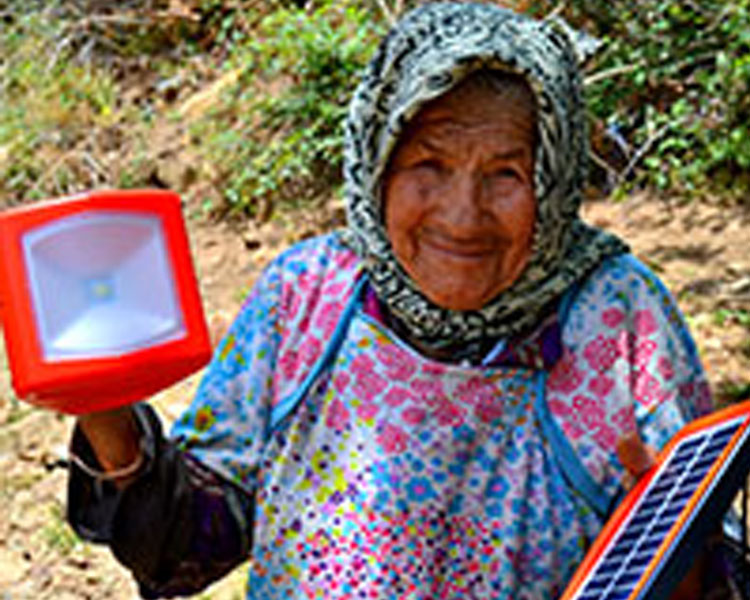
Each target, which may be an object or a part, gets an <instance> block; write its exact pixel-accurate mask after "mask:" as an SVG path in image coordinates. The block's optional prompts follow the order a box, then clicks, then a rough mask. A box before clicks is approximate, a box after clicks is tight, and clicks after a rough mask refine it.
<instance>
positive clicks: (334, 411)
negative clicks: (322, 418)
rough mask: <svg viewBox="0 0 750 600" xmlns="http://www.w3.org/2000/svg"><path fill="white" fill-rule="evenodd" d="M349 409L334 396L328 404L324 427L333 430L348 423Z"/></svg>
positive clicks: (338, 429)
mask: <svg viewBox="0 0 750 600" xmlns="http://www.w3.org/2000/svg"><path fill="white" fill-rule="evenodd" d="M349 416H350V415H349V409H348V408H346V406H345V405H344V403H343V402H342V401H341V400H339V399H338V398H334V399H333V401H332V402H331V404H330V405H329V406H328V411H327V414H326V427H329V428H330V429H333V430H335V431H341V430H343V429H344V428H345V427H346V426H347V425H348V424H349Z"/></svg>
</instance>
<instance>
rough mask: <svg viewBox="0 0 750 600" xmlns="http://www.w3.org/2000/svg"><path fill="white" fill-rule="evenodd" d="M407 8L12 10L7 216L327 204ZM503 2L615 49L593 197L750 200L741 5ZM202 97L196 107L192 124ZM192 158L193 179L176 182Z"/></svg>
mask: <svg viewBox="0 0 750 600" xmlns="http://www.w3.org/2000/svg"><path fill="white" fill-rule="evenodd" d="M415 3H417V2H416V1H412V2H404V1H402V0H391V1H388V0H377V1H375V0H368V1H366V0H308V1H307V2H306V3H300V2H291V1H288V2H282V1H281V0H276V1H260V0H179V1H178V0H174V1H168V0H157V1H150V2H145V0H129V1H127V2H122V3H118V4H117V5H111V4H109V3H98V4H97V5H96V6H94V7H93V8H92V9H91V10H88V11H82V9H80V7H78V3H75V2H71V1H70V0H53V1H52V2H20V0H13V1H10V2H9V3H7V4H6V6H7V8H5V9H4V11H2V12H0V20H1V23H0V204H10V203H14V202H19V201H24V200H28V199H34V198H39V197H43V196H51V195H61V194H65V193H71V192H74V191H78V190H81V189H86V188H91V187H99V186H122V187H136V186H154V185H156V186H165V187H177V188H178V189H179V191H180V192H181V193H183V194H185V195H187V196H190V195H191V194H196V195H198V196H200V197H199V198H198V200H201V199H203V195H204V194H205V195H206V198H205V199H206V206H207V207H208V206H209V203H210V204H211V207H212V208H221V207H228V208H231V209H234V210H239V211H241V212H244V213H246V214H249V215H254V216H256V217H258V218H266V217H267V216H268V215H269V214H270V213H271V212H272V211H273V210H275V209H277V208H279V207H287V208H294V207H297V206H300V205H302V204H308V203H310V202H314V201H316V200H319V199H323V198H327V197H330V196H331V195H332V194H335V193H336V190H337V189H338V188H339V186H340V182H341V178H340V161H341V151H340V150H341V135H342V127H341V122H342V119H343V117H344V114H345V110H346V104H347V100H348V98H349V95H350V93H351V90H352V89H353V86H354V85H355V83H356V80H357V73H358V71H359V70H360V68H361V67H362V65H363V64H364V63H365V61H366V60H367V59H368V57H369V56H370V54H371V52H372V50H373V48H374V44H375V42H376V40H377V39H378V37H379V36H380V34H381V33H382V32H383V31H385V29H386V27H387V24H388V22H389V20H390V19H391V18H392V16H393V13H397V12H398V11H399V10H403V9H404V8H405V6H409V5H412V4H415ZM299 4H304V8H299V7H298V5H299ZM508 4H511V5H515V6H516V8H517V9H519V10H525V11H527V12H529V13H533V14H536V15H539V16H541V15H546V14H549V13H551V12H552V11H553V10H555V9H557V8H558V7H559V6H562V14H563V16H564V17H566V18H567V19H568V21H569V22H571V23H572V24H573V25H575V26H577V27H579V28H582V29H584V30H586V31H588V32H589V33H592V34H593V35H595V36H597V37H598V38H600V39H602V40H603V41H604V42H605V45H604V46H603V49H602V50H601V51H600V52H599V54H598V55H597V56H595V57H594V58H593V60H592V61H591V63H590V65H589V67H588V69H589V70H588V74H587V93H588V98H589V105H590V109H591V131H592V139H593V148H594V153H593V154H592V159H593V168H592V175H593V178H592V185H594V186H596V187H599V188H602V187H606V188H611V187H616V188H617V189H619V190H622V191H627V190H630V189H632V188H634V187H643V186H647V187H651V188H657V189H660V190H665V191H670V192H678V193H685V194H688V195H690V194H696V193H700V192H702V191H704V190H708V189H710V190H711V191H712V192H716V191H719V192H720V193H734V194H735V195H738V196H739V195H740V194H741V193H743V192H745V191H747V189H748V188H750V135H748V130H747V123H748V122H750V93H748V92H750V90H749V89H748V88H749V87H750V0H739V1H737V2H730V3H727V2H722V1H720V0H706V1H705V2H700V3H698V2H683V1H681V0H644V1H643V2H638V3H637V4H636V3H633V2H626V1H625V0H607V1H605V0H595V1H593V2H586V3H583V2H569V3H563V4H562V5H561V4H560V3H558V2H552V0H536V1H534V0H529V1H525V2H521V1H518V2H515V3H514V2H508ZM218 84H220V85H218ZM212 86H216V87H215V88H214V87H212ZM206 92H212V93H211V94H208V95H206V97H205V98H204V97H202V96H201V95H202V94H204V93H206ZM194 97H200V99H201V100H203V101H205V102H204V104H200V103H198V102H195V103H193V104H191V107H193V108H194V107H195V106H199V108H200V110H193V111H190V110H185V106H186V105H188V104H190V102H191V100H192V99H193V98H194ZM165 132H166V133H165ZM175 132H176V133H175ZM184 133H186V134H185V135H183V134H184ZM168 134H174V135H171V136H170V135H168ZM178 134H180V135H178ZM164 139H167V140H168V143H167V142H164ZM175 140H178V141H177V142H175ZM159 144H162V145H159ZM164 144H166V147H165V146H164ZM186 161H187V162H188V163H189V164H186V167H185V168H186V169H188V170H189V171H190V173H191V176H190V177H182V176H180V177H177V178H170V177H169V176H168V175H165V173H164V171H165V169H164V168H163V165H164V164H167V163H172V164H174V163H183V162H186ZM166 170H168V169H166ZM196 182H202V183H204V184H205V185H210V187H212V189H213V194H206V190H205V185H203V186H199V185H196V186H195V189H191V185H193V184H195V183H196Z"/></svg>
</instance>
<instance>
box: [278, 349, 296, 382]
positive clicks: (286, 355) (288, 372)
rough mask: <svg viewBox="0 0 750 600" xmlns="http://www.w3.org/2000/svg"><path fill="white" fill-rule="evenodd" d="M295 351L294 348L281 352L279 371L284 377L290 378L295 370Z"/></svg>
mask: <svg viewBox="0 0 750 600" xmlns="http://www.w3.org/2000/svg"><path fill="white" fill-rule="evenodd" d="M297 360H298V356H297V352H296V350H291V349H290V350H287V351H286V352H282V353H281V356H280V357H279V371H280V372H281V375H282V376H283V377H284V379H291V378H292V377H293V376H294V373H295V371H296V370H297Z"/></svg>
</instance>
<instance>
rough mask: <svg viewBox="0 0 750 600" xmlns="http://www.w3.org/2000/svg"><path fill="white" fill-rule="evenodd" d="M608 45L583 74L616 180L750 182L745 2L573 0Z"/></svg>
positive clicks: (575, 14)
mask: <svg viewBox="0 0 750 600" xmlns="http://www.w3.org/2000/svg"><path fill="white" fill-rule="evenodd" d="M567 16H568V17H569V18H570V19H571V20H572V21H574V22H575V23H577V24H578V25H580V26H583V27H585V28H586V29H588V30H589V31H591V32H592V33H594V34H596V35H598V36H600V37H601V38H602V39H603V40H604V41H605V43H606V45H605V49H604V51H603V52H602V53H601V55H600V56H599V58H598V59H597V61H596V62H595V64H594V69H595V72H594V73H593V74H592V75H591V76H589V77H588V83H589V85H588V97H589V104H590V107H591V110H592V114H593V117H594V119H595V120H596V121H597V122H598V123H600V124H601V125H602V127H601V129H602V130H603V131H604V132H605V135H606V137H608V138H609V140H610V142H611V143H612V142H614V143H616V144H617V146H618V150H619V152H620V160H621V163H620V164H619V165H618V167H619V168H618V170H619V174H618V183H625V184H627V185H629V186H632V185H642V184H646V185H652V186H656V187H657V188H659V189H671V190H678V191H685V192H693V191H696V190H700V189H702V188H704V187H706V186H707V185H709V184H710V185H713V186H715V187H721V188H724V189H727V188H729V187H737V188H740V189H743V188H744V189H748V188H750V176H749V175H748V173H750V136H748V135H747V134H748V129H747V123H748V118H750V94H749V93H748V92H750V1H749V0H740V1H738V2H722V1H719V0H707V1H705V2H683V1H681V0H645V1H643V2H638V3H637V4H635V3H632V2H626V1H624V0H608V1H607V2H604V1H595V2H588V3H571V7H570V8H569V9H568V11H567Z"/></svg>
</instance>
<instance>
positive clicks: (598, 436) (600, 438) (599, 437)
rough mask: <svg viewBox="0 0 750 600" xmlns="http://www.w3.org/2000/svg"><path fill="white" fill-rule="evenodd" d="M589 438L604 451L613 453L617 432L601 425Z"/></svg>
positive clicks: (615, 446)
mask: <svg viewBox="0 0 750 600" xmlns="http://www.w3.org/2000/svg"><path fill="white" fill-rule="evenodd" d="M591 437H592V438H594V441H595V442H597V443H598V444H599V445H600V446H601V447H602V448H604V449H605V450H609V451H613V452H614V451H615V449H616V448H617V432H615V430H614V429H612V428H611V427H610V426H609V425H605V424H604V423H601V424H600V425H599V427H598V429H597V430H596V431H595V432H594V434H593V435H592V436H591Z"/></svg>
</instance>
